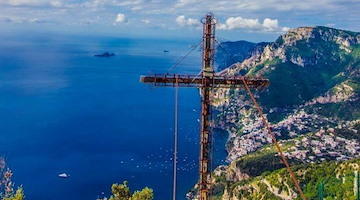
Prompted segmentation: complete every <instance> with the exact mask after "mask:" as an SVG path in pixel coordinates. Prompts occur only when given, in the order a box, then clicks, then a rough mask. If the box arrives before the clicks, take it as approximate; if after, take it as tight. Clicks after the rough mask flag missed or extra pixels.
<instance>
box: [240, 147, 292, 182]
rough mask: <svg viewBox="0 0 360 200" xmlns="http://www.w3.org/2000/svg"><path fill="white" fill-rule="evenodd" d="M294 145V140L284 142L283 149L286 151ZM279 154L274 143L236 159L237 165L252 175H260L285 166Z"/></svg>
mask: <svg viewBox="0 0 360 200" xmlns="http://www.w3.org/2000/svg"><path fill="white" fill-rule="evenodd" d="M294 145H295V144H294V142H287V143H282V144H281V150H283V151H286V150H287V149H289V148H290V147H292V146H294ZM277 155H278V154H277V150H276V148H275V147H274V146H273V145H266V146H264V147H262V148H260V149H259V150H257V151H256V152H253V153H250V154H247V155H245V156H243V157H241V158H240V159H239V160H237V161H236V167H237V168H240V169H241V171H243V172H245V173H246V174H248V175H250V176H259V175H261V174H262V173H263V172H266V171H274V170H276V169H281V168H284V167H285V165H284V164H283V163H282V161H281V158H280V157H279V156H277ZM293 162H295V161H293ZM294 164H295V163H294Z"/></svg>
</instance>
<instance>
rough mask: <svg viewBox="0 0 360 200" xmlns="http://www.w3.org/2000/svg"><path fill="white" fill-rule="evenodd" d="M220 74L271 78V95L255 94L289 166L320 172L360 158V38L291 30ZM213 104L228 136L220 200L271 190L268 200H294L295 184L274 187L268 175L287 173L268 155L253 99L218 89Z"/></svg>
mask: <svg viewBox="0 0 360 200" xmlns="http://www.w3.org/2000/svg"><path fill="white" fill-rule="evenodd" d="M220 73H222V74H228V75H237V74H242V75H243V74H246V75H247V76H265V77H267V78H269V80H270V82H271V84H270V86H269V88H267V89H266V90H265V91H259V92H256V98H257V99H258V101H259V103H260V104H261V106H262V108H263V110H264V113H266V116H267V118H268V119H269V121H270V123H271V126H272V129H273V131H274V133H275V134H276V136H277V138H278V139H279V140H281V143H282V144H283V145H284V151H285V153H286V156H287V157H288V159H290V162H291V163H293V164H300V163H312V164H317V165H320V163H322V162H325V161H331V160H337V161H342V162H343V161H345V160H349V159H352V158H357V157H360V112H359V108H360V101H359V98H360V95H359V89H360V33H356V32H351V31H344V30H338V29H333V28H327V27H301V28H297V29H292V30H290V31H288V32H287V33H286V34H284V35H282V36H280V37H279V38H278V39H277V40H276V41H275V42H273V43H268V44H266V45H264V46H262V47H261V48H258V49H257V50H256V51H255V50H252V52H251V56H250V57H248V58H247V59H245V60H243V61H242V62H239V63H235V64H233V65H231V66H230V67H229V68H227V69H224V70H223V71H221V72H220ZM215 96H216V99H215V102H216V103H215V105H216V107H217V113H218V119H217V120H218V121H217V123H216V124H218V126H219V127H220V128H223V129H226V130H227V131H228V132H229V135H230V137H229V140H228V143H227V150H228V153H229V155H228V157H227V160H228V162H229V163H230V165H229V167H222V168H219V169H217V170H218V171H217V173H218V175H219V174H220V176H218V177H222V178H218V179H216V180H226V182H227V183H230V185H231V187H230V186H229V185H227V186H226V188H227V189H226V191H225V192H222V193H221V192H219V194H221V195H220V196H221V198H222V199H233V198H238V199H258V198H260V196H261V193H262V192H261V191H262V190H263V189H265V190H266V191H268V192H269V194H267V195H269V196H266V195H265V196H264V198H265V197H267V198H265V199H294V195H296V193H295V192H294V191H293V187H292V185H291V183H286V184H288V185H289V187H287V186H286V185H285V186H286V187H287V188H279V187H274V183H273V181H270V180H268V179H267V178H266V177H264V176H263V175H262V173H263V172H265V171H270V172H272V171H274V170H277V169H281V168H283V167H284V166H283V165H282V164H281V162H280V160H279V159H278V157H276V152H275V151H273V149H271V148H270V147H269V144H270V143H271V140H270V138H269V136H268V135H267V132H266V131H265V130H264V128H263V124H262V122H261V121H260V119H259V116H258V114H257V112H256V110H255V109H254V107H253V105H252V102H251V101H250V99H249V97H248V96H247V94H246V93H245V92H244V91H229V90H224V89H222V90H220V89H219V90H217V91H216V95H215ZM357 162H358V161H357ZM321 166H323V165H321ZM239 177H241V178H239ZM255 179H256V181H250V182H249V180H255ZM276 180H278V181H280V182H281V180H280V179H276ZM307 181H309V180H307ZM220 182H221V181H220ZM245 182H247V184H244V183H245ZM249 184H250V185H249ZM284 184H285V183H284ZM218 188H221V187H218ZM219 190H220V189H219ZM270 193H271V194H270ZM234 194H236V195H237V196H236V195H235V196H234ZM240 194H241V195H242V196H241V198H239V196H238V195H240ZM258 195H260V196H258ZM263 195H264V194H263Z"/></svg>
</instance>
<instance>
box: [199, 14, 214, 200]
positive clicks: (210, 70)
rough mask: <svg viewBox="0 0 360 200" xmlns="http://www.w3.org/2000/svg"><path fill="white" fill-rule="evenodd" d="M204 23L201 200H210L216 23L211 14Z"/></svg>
mask: <svg viewBox="0 0 360 200" xmlns="http://www.w3.org/2000/svg"><path fill="white" fill-rule="evenodd" d="M202 23H203V26H204V28H203V32H204V33H203V67H202V77H203V80H202V84H201V88H200V90H201V127H200V166H199V168H200V178H199V183H198V186H199V200H208V199H210V197H211V191H212V189H211V146H212V145H211V142H212V131H211V126H210V121H211V114H212V113H211V108H210V105H211V100H210V94H211V92H212V84H211V80H212V77H213V76H214V66H213V65H214V55H215V21H214V16H213V14H211V13H209V14H207V15H206V16H205V18H204V19H203V20H202Z"/></svg>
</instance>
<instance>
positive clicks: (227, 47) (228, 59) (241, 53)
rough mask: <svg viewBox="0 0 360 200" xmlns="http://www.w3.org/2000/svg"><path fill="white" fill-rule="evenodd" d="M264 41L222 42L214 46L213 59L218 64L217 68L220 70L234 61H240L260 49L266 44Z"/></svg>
mask: <svg viewBox="0 0 360 200" xmlns="http://www.w3.org/2000/svg"><path fill="white" fill-rule="evenodd" d="M267 44H268V43H266V42H261V43H252V42H248V41H244V40H242V41H236V42H222V43H221V44H220V45H218V46H217V48H216V52H217V53H216V56H215V60H216V62H217V64H218V70H219V71H221V70H223V69H225V68H226V67H228V66H230V65H231V64H233V63H234V62H242V61H244V60H245V59H247V58H249V57H251V56H252V55H254V54H256V53H257V52H258V51H262V50H263V48H264V47H265V46H266V45H267Z"/></svg>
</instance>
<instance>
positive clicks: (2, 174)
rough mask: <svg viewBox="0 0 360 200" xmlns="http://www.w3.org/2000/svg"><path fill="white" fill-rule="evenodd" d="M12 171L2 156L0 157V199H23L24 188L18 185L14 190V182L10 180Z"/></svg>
mask: <svg viewBox="0 0 360 200" xmlns="http://www.w3.org/2000/svg"><path fill="white" fill-rule="evenodd" d="M12 175H13V173H12V172H11V170H10V168H8V167H7V166H6V162H5V160H4V158H2V157H0V199H1V200H24V199H25V195H24V190H23V188H22V187H19V188H18V189H16V191H15V190H14V183H13V182H12V181H11V177H12Z"/></svg>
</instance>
